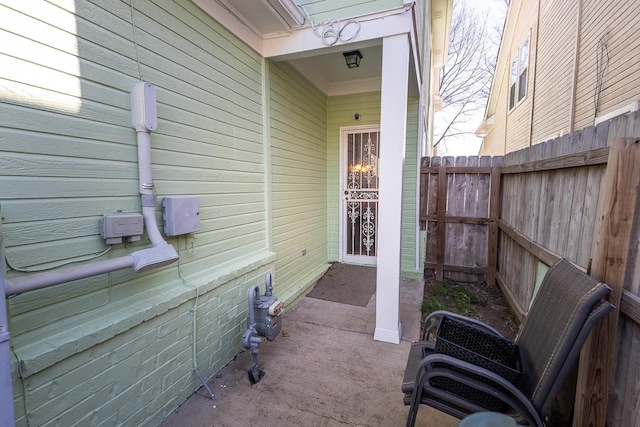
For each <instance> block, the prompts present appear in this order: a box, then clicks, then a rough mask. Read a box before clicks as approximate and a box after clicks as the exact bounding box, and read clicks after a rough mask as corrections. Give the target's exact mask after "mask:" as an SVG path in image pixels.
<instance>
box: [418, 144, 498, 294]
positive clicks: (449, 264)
mask: <svg viewBox="0 0 640 427" xmlns="http://www.w3.org/2000/svg"><path fill="white" fill-rule="evenodd" d="M501 162H502V157H477V156H473V157H457V158H454V157H425V158H424V159H422V164H421V167H420V195H421V197H420V212H421V213H420V224H421V228H422V229H424V230H426V231H427V235H426V236H427V237H426V253H425V254H426V258H425V269H426V270H428V271H431V272H433V273H434V274H435V276H436V279H438V280H442V279H443V277H445V276H446V277H448V278H451V279H455V280H462V281H476V280H480V278H484V276H485V275H486V277H487V281H488V282H490V283H493V281H494V280H495V274H496V262H495V261H496V259H497V258H496V254H497V243H498V240H497V239H498V228H497V227H498V213H499V196H500V169H499V166H500V164H501Z"/></svg>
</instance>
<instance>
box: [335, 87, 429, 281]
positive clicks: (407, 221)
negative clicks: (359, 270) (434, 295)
mask: <svg viewBox="0 0 640 427" xmlns="http://www.w3.org/2000/svg"><path fill="white" fill-rule="evenodd" d="M418 104H419V102H418V99H411V100H409V103H408V112H407V145H406V153H405V172H404V194H403V205H404V206H403V214H402V274H403V276H405V277H421V274H420V272H419V271H417V270H416V267H415V264H416V262H415V257H416V238H417V236H416V233H417V229H416V212H415V206H416V205H415V203H416V184H417V182H418V181H417V179H416V177H417V163H416V162H417V158H418V139H417V135H418ZM355 113H359V114H360V120H355ZM327 121H328V125H327V126H328V127H327V129H328V131H327V150H328V162H327V165H328V170H327V180H328V185H327V207H328V212H329V213H328V215H329V217H328V235H329V260H330V261H337V260H338V259H339V256H340V248H339V243H338V242H339V233H340V224H339V220H340V201H341V189H340V169H339V168H340V128H341V127H345V126H360V125H379V124H380V92H369V93H363V94H353V95H343V96H333V97H329V101H328V118H327ZM381 155H382V157H383V158H384V154H383V153H381ZM383 161H384V160H383Z"/></svg>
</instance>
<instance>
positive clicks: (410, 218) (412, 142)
mask: <svg viewBox="0 0 640 427" xmlns="http://www.w3.org/2000/svg"><path fill="white" fill-rule="evenodd" d="M419 105H420V102H419V100H418V99H417V98H412V99H410V100H409V105H408V107H407V140H406V151H405V162H404V188H403V194H402V205H403V207H402V272H403V274H405V275H407V276H413V277H422V269H421V268H418V269H416V239H417V238H418V235H417V233H418V231H417V229H418V220H417V218H416V205H417V203H418V201H417V200H416V187H417V185H418V177H419V176H420V174H419V172H418V157H419V156H418V109H419Z"/></svg>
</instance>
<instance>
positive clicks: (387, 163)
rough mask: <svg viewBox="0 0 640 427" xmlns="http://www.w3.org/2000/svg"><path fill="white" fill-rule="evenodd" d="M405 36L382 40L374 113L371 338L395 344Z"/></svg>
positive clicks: (406, 64) (406, 66)
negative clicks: (376, 183) (376, 161)
mask: <svg viewBox="0 0 640 427" xmlns="http://www.w3.org/2000/svg"><path fill="white" fill-rule="evenodd" d="M408 82H409V37H408V35H407V34H400V35H396V36H392V37H385V38H384V39H383V42H382V94H381V114H380V158H381V161H380V166H379V168H380V187H379V193H378V194H379V204H378V233H377V238H378V246H377V247H378V253H377V256H376V258H377V266H378V268H377V277H376V279H377V285H376V330H375V333H374V336H373V338H374V339H375V340H378V341H386V342H391V343H395V344H399V343H400V337H401V336H402V326H401V325H400V271H401V270H400V269H401V264H400V249H401V240H402V176H403V174H402V172H403V169H404V154H405V144H406V125H407V90H408V89H407V88H408Z"/></svg>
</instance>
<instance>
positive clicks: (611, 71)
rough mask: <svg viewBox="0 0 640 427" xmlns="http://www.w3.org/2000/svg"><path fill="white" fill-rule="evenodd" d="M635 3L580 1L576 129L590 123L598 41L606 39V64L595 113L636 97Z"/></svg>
mask: <svg viewBox="0 0 640 427" xmlns="http://www.w3.org/2000/svg"><path fill="white" fill-rule="evenodd" d="M637 6H638V3H637V2H636V1H623V2H601V1H595V0H584V1H583V6H582V7H583V11H582V26H581V33H580V37H581V42H580V52H579V55H580V65H579V68H578V87H577V94H576V118H575V124H576V129H580V128H583V127H586V126H590V125H592V124H593V119H594V117H595V103H594V96H595V88H596V80H597V79H596V75H597V72H596V70H597V66H596V60H597V52H598V42H599V41H600V39H601V38H602V37H606V39H607V40H608V43H607V44H608V47H609V63H608V65H607V68H606V70H605V73H604V79H603V84H602V92H601V94H600V105H599V108H598V113H599V114H603V113H607V112H608V111H611V110H615V109H616V108H620V107H622V106H626V105H627V104H629V103H630V102H631V101H633V100H637V99H638V97H639V95H640V59H639V58H638V54H637V53H638V51H639V50H640V40H638V38H637V37H636V34H637V33H638V31H639V30H640V15H639V14H638V13H631V10H636V8H637Z"/></svg>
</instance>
